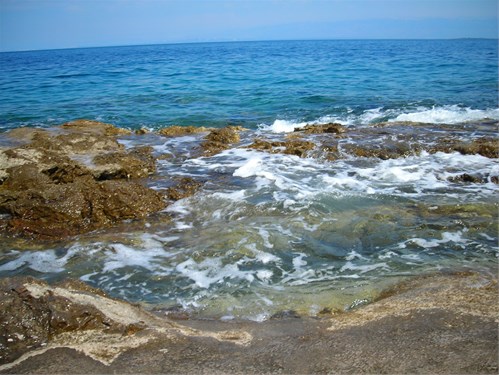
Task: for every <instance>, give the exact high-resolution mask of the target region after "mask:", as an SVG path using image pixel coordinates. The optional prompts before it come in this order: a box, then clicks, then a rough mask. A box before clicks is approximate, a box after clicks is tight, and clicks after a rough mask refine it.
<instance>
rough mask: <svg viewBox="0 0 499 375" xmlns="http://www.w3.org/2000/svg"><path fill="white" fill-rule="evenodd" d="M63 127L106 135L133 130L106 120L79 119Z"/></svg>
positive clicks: (82, 132) (81, 132)
mask: <svg viewBox="0 0 499 375" xmlns="http://www.w3.org/2000/svg"><path fill="white" fill-rule="evenodd" d="M61 126H62V127H63V128H65V129H68V130H71V131H75V132H77V133H78V134H95V135H105V136H116V135H128V134H131V133H132V132H131V131H130V130H128V129H122V128H117V127H115V126H114V125H111V124H106V123H104V122H99V121H93V120H86V119H79V120H74V121H70V122H66V123H64V124H62V125H61Z"/></svg>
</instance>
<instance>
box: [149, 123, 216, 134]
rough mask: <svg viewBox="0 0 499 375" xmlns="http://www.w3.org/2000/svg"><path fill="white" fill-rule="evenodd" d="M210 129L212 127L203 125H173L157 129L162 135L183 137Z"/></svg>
mask: <svg viewBox="0 0 499 375" xmlns="http://www.w3.org/2000/svg"><path fill="white" fill-rule="evenodd" d="M210 130H212V128H205V127H203V126H201V127H196V126H178V125H173V126H169V127H167V128H163V129H160V130H158V134H159V135H163V136H165V137H183V136H186V135H191V134H198V133H206V132H209V131H210Z"/></svg>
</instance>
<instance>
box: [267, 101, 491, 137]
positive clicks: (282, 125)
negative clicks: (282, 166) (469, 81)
mask: <svg viewBox="0 0 499 375" xmlns="http://www.w3.org/2000/svg"><path fill="white" fill-rule="evenodd" d="M485 119H490V120H499V108H495V109H485V110H481V109H472V108H462V107H459V106H457V105H449V106H441V107H432V108H428V107H417V108H416V109H413V110H410V111H408V110H403V109H396V110H395V109H387V108H383V107H379V108H373V109H368V110H365V111H363V112H362V113H361V114H354V113H353V111H352V110H351V109H349V110H347V111H346V113H344V114H341V115H329V116H322V117H320V118H318V119H316V120H313V121H293V120H285V119H276V120H275V121H274V122H273V123H272V124H271V125H265V124H262V125H260V129H262V130H266V131H270V132H273V133H290V132H293V131H294V130H295V129H299V128H303V127H304V126H306V125H318V124H326V123H330V122H335V123H338V124H341V125H345V126H354V125H369V124H375V123H379V122H384V121H388V122H399V121H409V122H421V123H428V124H459V123H464V122H468V121H480V120H485Z"/></svg>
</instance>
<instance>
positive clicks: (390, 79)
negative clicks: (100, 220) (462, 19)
mask: <svg viewBox="0 0 499 375" xmlns="http://www.w3.org/2000/svg"><path fill="white" fill-rule="evenodd" d="M497 49H498V46H497V40H372V41H371V40H370V41H363V40H341V41H340V40H337V41H284V42H246V43H204V44H174V45H153V46H134V47H111V48H87V49H70V50H53V51H34V52H15V53H1V54H0V67H1V69H0V99H1V100H0V114H1V117H0V127H2V128H11V127H17V126H21V125H42V126H43V125H47V124H58V123H61V122H64V121H69V120H72V119H75V118H91V119H98V120H101V121H104V122H110V123H113V124H116V125H118V126H124V127H130V128H136V127H141V126H145V127H151V128H158V127H161V126H167V125H172V124H179V125H203V126H223V125H227V124H237V125H244V126H246V127H249V128H255V127H257V126H258V125H260V124H272V123H273V122H274V121H275V120H287V121H294V122H302V121H312V120H317V119H319V118H322V117H325V116H329V117H332V118H335V119H340V120H349V121H354V122H355V121H357V122H363V121H365V120H366V118H365V116H364V117H362V116H363V115H365V113H366V111H372V110H375V109H379V113H378V114H377V116H374V117H373V118H370V117H369V118H368V119H367V120H368V121H382V120H386V119H390V118H394V117H396V116H398V115H400V114H402V113H412V112H415V111H422V110H429V109H433V108H437V109H448V107H449V106H457V107H451V108H453V109H454V110H456V109H457V110H459V109H461V110H462V109H465V108H468V109H473V110H487V109H497V107H498V102H497V101H498V97H497V90H498V71H497V61H498V53H497Z"/></svg>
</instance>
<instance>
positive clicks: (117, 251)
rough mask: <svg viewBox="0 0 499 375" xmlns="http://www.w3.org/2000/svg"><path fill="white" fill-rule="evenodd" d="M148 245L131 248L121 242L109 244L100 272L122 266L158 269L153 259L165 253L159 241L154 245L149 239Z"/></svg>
mask: <svg viewBox="0 0 499 375" xmlns="http://www.w3.org/2000/svg"><path fill="white" fill-rule="evenodd" d="M148 245H149V246H148V247H147V248H146V249H144V248H133V247H130V246H126V245H123V244H112V245H109V250H108V251H106V255H107V258H106V261H105V263H104V266H103V268H102V272H103V273H106V272H109V271H113V270H116V269H120V268H124V267H143V268H146V269H148V270H151V271H153V270H158V266H157V265H154V260H155V259H156V258H157V257H164V256H165V255H167V253H166V251H165V250H164V249H163V247H162V246H160V244H159V243H157V245H158V246H154V245H153V240H152V239H149V244H148ZM151 245H153V246H151Z"/></svg>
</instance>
